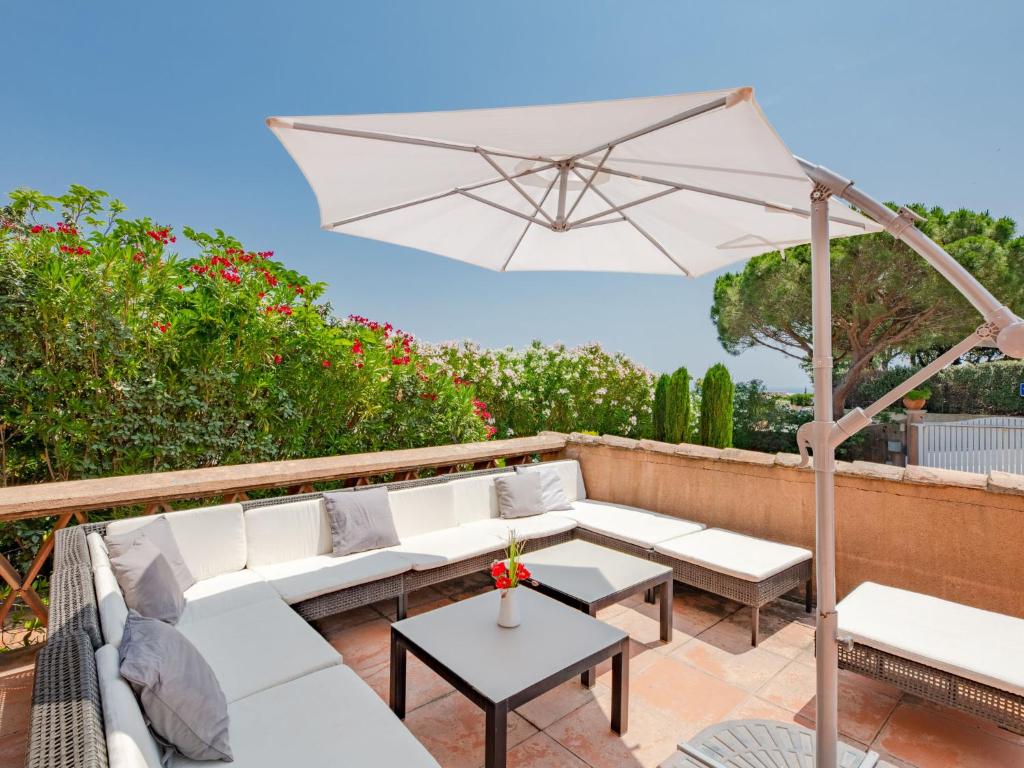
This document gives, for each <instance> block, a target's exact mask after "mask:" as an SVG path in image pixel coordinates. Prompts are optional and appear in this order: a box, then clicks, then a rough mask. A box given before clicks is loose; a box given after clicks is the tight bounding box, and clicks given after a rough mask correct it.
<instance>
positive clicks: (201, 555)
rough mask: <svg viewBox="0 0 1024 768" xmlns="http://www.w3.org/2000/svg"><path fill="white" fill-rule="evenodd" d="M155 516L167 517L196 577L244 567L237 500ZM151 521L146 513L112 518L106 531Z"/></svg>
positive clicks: (111, 532)
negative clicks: (124, 518) (124, 517)
mask: <svg viewBox="0 0 1024 768" xmlns="http://www.w3.org/2000/svg"><path fill="white" fill-rule="evenodd" d="M158 517H164V518H166V519H167V522H168V523H169V524H170V526H171V533H172V534H174V541H175V542H176V543H177V545H178V549H179V550H180V551H181V557H182V559H183V560H184V561H185V565H187V566H188V569H189V571H191V572H192V576H193V577H194V578H195V579H196V580H197V581H198V580H201V579H208V578H210V577H212V576H217V575H219V574H222V573H230V572H231V571H240V570H242V569H243V568H245V555H246V552H245V526H244V525H243V522H242V505H241V504H220V505H217V506H213V507H199V508H197V509H183V510H180V511H178V512H168V513H166V514H163V515H158ZM152 521H153V517H150V516H143V517H132V518H129V519H127V520H114V521H113V522H111V523H110V524H109V525H108V526H107V534H108V535H112V536H116V535H118V534H122V533H127V532H128V531H133V530H135V529H136V528H140V527H141V526H144V525H147V524H148V523H150V522H152Z"/></svg>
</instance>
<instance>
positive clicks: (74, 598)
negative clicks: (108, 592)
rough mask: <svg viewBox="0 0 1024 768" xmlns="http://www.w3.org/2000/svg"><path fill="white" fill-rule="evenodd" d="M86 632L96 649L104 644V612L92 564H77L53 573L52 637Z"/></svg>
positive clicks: (51, 596)
mask: <svg viewBox="0 0 1024 768" xmlns="http://www.w3.org/2000/svg"><path fill="white" fill-rule="evenodd" d="M79 633H81V634H84V635H85V636H86V637H88V638H89V641H90V642H91V643H92V646H93V648H99V647H100V646H101V645H102V644H103V638H102V636H101V634H100V615H99V610H98V608H97V605H96V592H95V590H94V589H93V579H92V571H91V570H90V568H89V566H88V565H76V566H72V567H69V568H62V569H60V570H56V571H54V572H53V576H52V577H51V579H50V624H49V639H50V640H58V639H61V638H64V637H68V636H71V635H75V634H79Z"/></svg>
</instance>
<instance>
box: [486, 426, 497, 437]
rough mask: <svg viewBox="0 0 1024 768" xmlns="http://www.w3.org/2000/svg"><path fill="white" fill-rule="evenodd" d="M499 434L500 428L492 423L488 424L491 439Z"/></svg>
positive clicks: (488, 433)
mask: <svg viewBox="0 0 1024 768" xmlns="http://www.w3.org/2000/svg"><path fill="white" fill-rule="evenodd" d="M496 434H498V428H497V427H495V426H492V425H490V424H488V425H487V438H488V439H490V438H492V437H494V436H495V435H496Z"/></svg>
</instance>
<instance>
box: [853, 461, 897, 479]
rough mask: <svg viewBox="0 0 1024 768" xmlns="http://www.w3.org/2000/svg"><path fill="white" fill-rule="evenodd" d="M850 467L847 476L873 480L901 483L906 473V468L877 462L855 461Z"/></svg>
mask: <svg viewBox="0 0 1024 768" xmlns="http://www.w3.org/2000/svg"><path fill="white" fill-rule="evenodd" d="M848 466H849V468H848V469H847V474H851V475H857V476H858V477H867V478H871V479H873V480H896V481H900V480H902V479H903V475H904V473H905V472H906V467H897V466H896V465H895V464H879V463H878V462H875V461H854V462H851V463H850V464H849V465H848Z"/></svg>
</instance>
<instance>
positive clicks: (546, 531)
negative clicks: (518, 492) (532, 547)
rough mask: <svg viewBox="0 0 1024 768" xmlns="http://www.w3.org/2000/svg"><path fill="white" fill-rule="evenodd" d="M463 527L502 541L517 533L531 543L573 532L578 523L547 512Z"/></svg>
mask: <svg viewBox="0 0 1024 768" xmlns="http://www.w3.org/2000/svg"><path fill="white" fill-rule="evenodd" d="M462 527H463V528H467V529H470V530H474V531H480V532H482V533H489V534H491V535H492V536H497V537H498V538H499V539H501V540H502V541H507V540H508V536H509V534H510V533H511V532H512V531H515V532H516V538H518V539H519V540H521V541H529V540H530V539H539V538H542V537H544V536H554V535H555V534H557V533H565V532H566V531H571V530H572V529H573V528H575V527H576V521H575V520H570V519H569V518H568V517H561V516H559V515H558V514H557V513H552V512H545V513H544V514H543V515H533V516H531V517H517V518H515V519H514V520H506V519H504V518H502V517H498V518H494V519H491V520H477V521H476V522H475V523H465V524H464V525H463V526H462Z"/></svg>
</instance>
